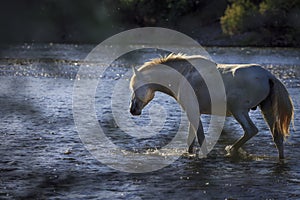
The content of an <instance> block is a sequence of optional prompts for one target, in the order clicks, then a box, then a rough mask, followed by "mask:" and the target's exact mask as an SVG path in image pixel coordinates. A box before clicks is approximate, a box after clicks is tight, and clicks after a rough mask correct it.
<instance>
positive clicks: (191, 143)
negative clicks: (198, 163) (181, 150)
mask: <svg viewBox="0 0 300 200" xmlns="http://www.w3.org/2000/svg"><path fill="white" fill-rule="evenodd" d="M195 140H196V134H195V131H194V129H193V127H192V124H191V123H189V135H188V139H187V144H188V152H189V153H193V152H194V151H193V150H194V145H195Z"/></svg>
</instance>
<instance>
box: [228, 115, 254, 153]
mask: <svg viewBox="0 0 300 200" xmlns="http://www.w3.org/2000/svg"><path fill="white" fill-rule="evenodd" d="M233 116H234V118H235V119H236V120H237V121H238V122H239V123H240V124H241V126H242V128H243V130H244V135H243V136H242V137H241V138H240V139H239V140H238V141H236V142H235V143H234V144H233V145H232V146H231V147H230V148H229V149H228V153H229V154H236V153H237V151H238V149H239V148H240V147H241V146H243V145H244V144H245V143H246V142H247V141H248V140H249V139H251V138H252V137H253V136H254V135H256V134H257V133H258V129H257V128H256V126H255V125H254V123H253V122H252V120H251V119H250V117H249V114H248V112H247V111H244V112H238V113H233ZM226 150H227V148H226Z"/></svg>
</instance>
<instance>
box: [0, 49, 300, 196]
mask: <svg viewBox="0 0 300 200" xmlns="http://www.w3.org/2000/svg"><path fill="white" fill-rule="evenodd" d="M89 50H91V46H73V45H53V46H48V45H46V46H44V45H34V46H32V45H24V46H23V47H20V46H18V47H10V48H8V49H7V50H6V51H3V52H1V62H0V74H1V79H0V84H1V87H0V101H1V108H0V112H1V119H0V125H1V129H0V137H1V145H0V152H1V161H0V174H1V175H0V198H1V199H5V198H7V199H14V198H20V199H24V198H29V199H102V198H107V199H150V198H155V199H174V198H178V199H179V198H182V199H196V198H197V199H225V198H227V199H242V198H243V199H247V198H248V199H253V198H255V199H299V198H300V190H299V189H300V188H299V185H300V161H299V156H300V148H299V145H300V136H299V134H298V133H299V131H298V130H300V120H299V118H300V110H299V106H300V100H299V94H300V91H299V87H300V70H299V68H300V65H299V56H300V55H299V54H300V53H299V50H298V49H256V48H208V49H207V50H208V51H209V53H210V55H211V56H212V58H213V59H214V60H215V61H217V62H225V63H236V62H237V63H253V62H254V63H259V64H263V65H264V66H265V67H266V68H267V69H269V70H270V71H271V72H272V73H274V74H275V75H276V76H278V77H279V78H281V80H283V81H284V83H285V84H286V85H287V87H288V90H289V92H290V94H291V96H292V98H293V101H294V104H295V130H293V129H292V131H291V136H290V137H289V139H288V140H287V141H286V142H285V154H286V159H285V161H284V162H279V161H278V159H277V151H276V148H275V146H274V143H273V142H272V137H271V134H270V133H269V130H268V128H267V126H266V124H265V122H264V120H263V118H262V116H261V115H260V111H259V110H256V111H251V118H252V119H253V121H254V122H255V124H256V125H257V127H258V128H259V130H260V132H259V134H258V135H257V136H255V137H254V138H252V139H251V140H250V141H249V142H248V143H247V144H246V145H245V146H244V147H243V149H244V150H245V151H246V152H247V153H248V154H249V155H247V156H245V157H241V158H239V159H235V160H233V159H230V158H226V157H225V154H226V152H225V150H224V149H225V146H227V145H230V144H232V143H233V142H234V141H235V140H236V139H238V138H239V137H240V136H241V135H242V130H241V128H240V126H239V125H238V124H237V123H236V122H235V121H234V120H233V119H231V118H228V119H227V121H226V124H225V127H224V131H223V132H222V135H221V137H220V139H219V141H218V143H217V145H216V146H215V147H214V149H213V150H212V151H211V152H210V154H209V155H208V157H207V158H205V159H198V158H196V157H195V156H189V155H187V154H183V155H182V153H183V152H182V151H181V149H180V148H178V149H173V150H170V151H168V152H165V155H164V156H174V155H175V156H179V159H178V160H177V161H175V162H174V163H173V164H171V165H169V166H167V167H165V168H163V169H160V170H158V171H154V172H150V173H143V174H132V173H125V172H120V171H117V170H115V169H112V168H109V167H107V166H106V165H104V164H102V163H101V162H99V161H97V160H96V159H95V158H94V157H93V156H92V155H91V153H90V152H89V151H88V150H86V148H85V146H84V145H83V143H82V141H81V140H80V137H79V134H78V132H77V130H76V128H75V124H74V119H73V113H72V92H73V84H74V79H75V76H76V73H77V71H78V68H79V65H80V64H81V62H82V59H84V57H85V56H86V55H87V53H88V52H89ZM157 54H158V52H156V51H150V50H147V51H146V50H145V51H143V52H139V53H137V55H135V57H134V58H136V57H137V58H139V59H132V58H128V59H129V60H127V59H120V60H119V61H118V62H115V63H113V65H111V67H110V68H109V69H108V71H107V73H106V74H105V75H104V76H102V78H101V80H102V85H101V86H99V87H98V88H97V93H96V97H95V100H96V115H97V119H98V120H99V124H100V125H101V127H102V128H103V130H104V131H105V133H106V135H107V136H108V137H109V138H110V139H111V140H112V141H113V142H114V143H115V144H116V145H118V146H119V147H121V148H122V149H125V150H129V151H137V152H142V153H143V154H144V155H147V154H149V155H153V154H155V153H157V151H156V150H157V149H159V148H161V147H162V146H164V145H166V144H167V143H168V142H169V141H170V140H171V139H172V137H173V136H174V134H175V132H176V130H177V128H178V121H180V119H179V118H180V117H181V111H180V107H179V106H178V105H177V104H176V102H175V101H174V100H173V99H171V98H170V97H167V96H166V95H163V94H159V95H157V96H156V98H155V99H154V101H153V103H151V104H150V105H149V106H148V108H147V109H146V110H145V112H144V114H143V115H142V116H141V117H132V116H130V114H129V113H128V107H120V108H119V109H121V110H122V109H123V111H124V112H126V113H127V114H128V117H130V118H133V120H135V123H136V124H137V125H140V126H145V125H147V124H149V123H151V114H155V113H151V106H157V105H158V104H162V105H163V106H164V107H165V108H166V110H165V111H162V112H161V113H159V114H162V115H164V116H167V117H166V120H165V122H164V127H163V129H162V130H161V131H160V132H159V134H155V133H154V134H153V133H149V134H150V135H149V136H147V135H146V136H145V134H147V133H146V132H145V133H144V132H138V131H136V132H135V133H133V135H134V136H135V137H133V136H132V135H128V134H124V132H123V131H122V130H120V128H119V127H118V124H117V123H116V121H115V120H114V116H113V114H112V111H111V96H112V91H113V88H114V85H115V84H116V83H117V81H119V80H120V79H124V80H125V81H126V80H127V79H128V77H126V73H127V72H128V71H130V70H131V69H130V66H131V65H139V64H141V63H142V62H143V61H144V60H147V59H149V58H152V57H155V56H156V55H157ZM102 64H104V65H108V63H102ZM87 76H89V77H93V74H92V73H91V74H87ZM127 81H128V80H127ZM128 103H129V99H128ZM149 113H150V114H149ZM204 121H205V122H207V121H208V117H207V116H204ZM204 126H205V127H206V126H207V124H204ZM158 128H159V127H158ZM154 129H155V127H154ZM131 131H135V130H134V129H132V130H131ZM151 134H152V135H151ZM104 152H105V151H104ZM105 153H106V154H108V156H107V157H108V159H109V154H120V156H119V157H118V160H111V163H114V162H118V163H121V164H122V163H124V165H125V164H128V163H125V162H127V161H126V154H122V152H118V151H116V152H105ZM129 164H130V163H129ZM131 164H132V163H131ZM134 164H135V163H133V164H132V166H133V167H134Z"/></svg>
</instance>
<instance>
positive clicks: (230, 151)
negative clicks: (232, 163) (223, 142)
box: [225, 145, 238, 157]
mask: <svg viewBox="0 0 300 200" xmlns="http://www.w3.org/2000/svg"><path fill="white" fill-rule="evenodd" d="M225 151H226V152H227V154H226V155H225V156H226V157H234V156H236V155H237V153H238V152H237V151H236V150H235V149H234V148H232V145H228V146H226V147H225Z"/></svg>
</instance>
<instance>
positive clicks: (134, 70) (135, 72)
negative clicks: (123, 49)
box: [132, 67, 140, 77]
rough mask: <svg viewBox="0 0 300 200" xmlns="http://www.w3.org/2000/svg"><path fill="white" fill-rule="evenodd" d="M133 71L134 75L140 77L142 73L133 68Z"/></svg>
mask: <svg viewBox="0 0 300 200" xmlns="http://www.w3.org/2000/svg"><path fill="white" fill-rule="evenodd" d="M132 71H133V74H134V75H136V76H137V77H139V76H140V72H139V71H138V70H137V69H136V68H135V67H132Z"/></svg>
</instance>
